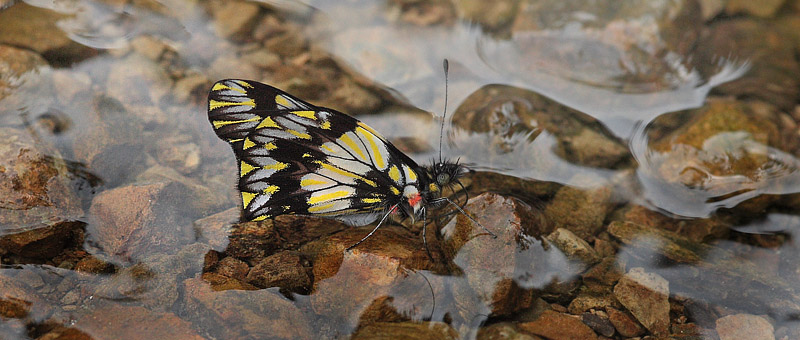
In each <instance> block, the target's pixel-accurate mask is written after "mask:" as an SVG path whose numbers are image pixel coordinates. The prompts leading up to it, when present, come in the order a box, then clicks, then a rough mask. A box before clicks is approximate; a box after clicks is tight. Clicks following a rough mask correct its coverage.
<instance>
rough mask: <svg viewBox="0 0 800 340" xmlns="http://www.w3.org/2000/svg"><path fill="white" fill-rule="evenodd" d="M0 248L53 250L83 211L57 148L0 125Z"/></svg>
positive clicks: (27, 252) (33, 253)
mask: <svg viewBox="0 0 800 340" xmlns="http://www.w3.org/2000/svg"><path fill="white" fill-rule="evenodd" d="M0 145H2V147H0V205H2V206H3V208H4V209H3V210H2V212H3V213H2V214H0V248H4V249H6V250H7V251H9V252H12V253H15V254H18V255H21V256H24V257H39V258H46V257H51V256H54V255H56V254H57V253H58V252H59V251H60V250H61V248H62V247H63V246H64V243H65V242H66V241H67V240H68V237H67V235H68V234H69V233H70V231H72V230H74V229H75V228H78V227H80V226H81V224H80V223H76V222H74V221H75V220H77V219H79V218H80V217H81V216H82V215H83V211H82V209H81V207H80V201H79V200H78V198H77V196H76V194H75V192H74V191H73V189H72V188H71V187H70V186H69V172H68V170H67V168H66V165H65V164H64V161H63V160H62V159H61V156H60V155H59V153H58V152H57V151H55V150H54V149H52V148H51V147H49V146H47V145H42V144H41V143H37V142H35V141H34V139H33V138H32V137H31V136H30V134H29V133H27V132H26V131H21V130H15V129H11V128H0Z"/></svg>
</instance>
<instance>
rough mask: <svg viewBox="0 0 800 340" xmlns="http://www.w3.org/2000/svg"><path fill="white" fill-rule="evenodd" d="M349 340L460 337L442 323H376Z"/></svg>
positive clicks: (424, 339)
mask: <svg viewBox="0 0 800 340" xmlns="http://www.w3.org/2000/svg"><path fill="white" fill-rule="evenodd" d="M351 339H353V340H358V339H363V340H367V339H369V340H391V339H420V340H439V339H442V340H447V339H452V340H455V339H460V337H459V336H458V333H457V332H456V331H455V330H454V329H453V328H452V327H450V325H448V324H446V323H443V322H422V323H419V322H376V323H373V324H369V325H367V326H365V327H362V328H359V329H358V331H356V332H355V333H354V334H353V336H352V337H351Z"/></svg>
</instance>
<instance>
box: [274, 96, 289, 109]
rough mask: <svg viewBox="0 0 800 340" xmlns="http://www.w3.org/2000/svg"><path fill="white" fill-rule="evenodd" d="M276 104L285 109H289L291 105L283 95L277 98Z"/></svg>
mask: <svg viewBox="0 0 800 340" xmlns="http://www.w3.org/2000/svg"><path fill="white" fill-rule="evenodd" d="M275 103H278V104H280V105H283V106H285V107H289V105H291V103H289V100H287V99H286V97H284V96H282V95H277V96H275Z"/></svg>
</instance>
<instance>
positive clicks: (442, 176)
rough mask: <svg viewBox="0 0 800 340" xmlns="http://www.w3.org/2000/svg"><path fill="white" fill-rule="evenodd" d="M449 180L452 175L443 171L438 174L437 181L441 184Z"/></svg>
mask: <svg viewBox="0 0 800 340" xmlns="http://www.w3.org/2000/svg"><path fill="white" fill-rule="evenodd" d="M448 182H450V175H448V174H445V173H441V174H439V175H437V176H436V183H439V185H445V184H447V183H448Z"/></svg>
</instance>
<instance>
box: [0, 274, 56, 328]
mask: <svg viewBox="0 0 800 340" xmlns="http://www.w3.org/2000/svg"><path fill="white" fill-rule="evenodd" d="M8 272H10V271H8ZM8 272H6V271H4V272H2V273H0V317H3V318H14V319H26V318H30V319H31V320H36V319H38V318H42V317H45V316H46V315H48V313H50V312H51V309H52V307H51V306H49V305H48V304H47V303H46V302H45V301H46V300H45V299H44V298H42V297H41V296H40V295H39V294H38V293H37V292H36V290H35V289H34V288H33V287H31V286H30V285H27V284H25V283H23V282H20V280H17V279H16V278H14V277H9V276H7V273H8Z"/></svg>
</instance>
